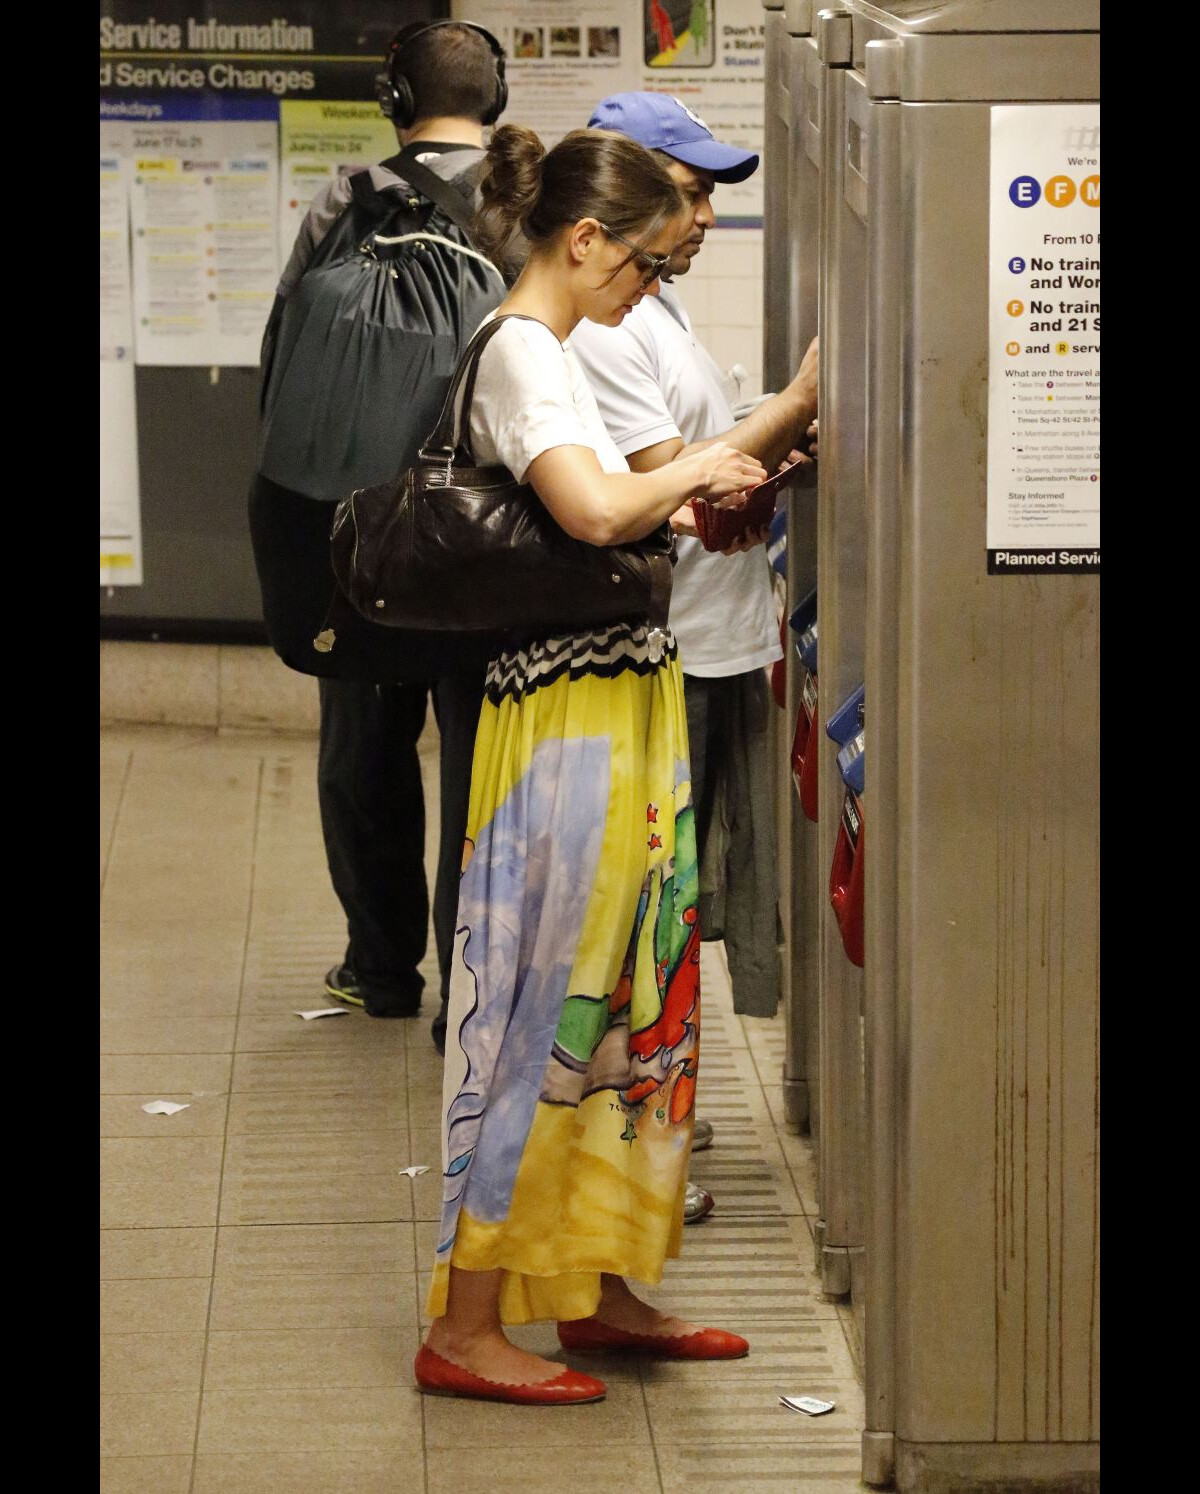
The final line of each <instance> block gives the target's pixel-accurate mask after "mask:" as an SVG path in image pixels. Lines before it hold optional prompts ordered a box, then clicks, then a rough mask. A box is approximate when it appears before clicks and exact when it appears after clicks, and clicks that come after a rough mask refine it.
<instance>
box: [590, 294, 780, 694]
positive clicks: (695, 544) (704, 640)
mask: <svg viewBox="0 0 1200 1494" xmlns="http://www.w3.org/2000/svg"><path fill="white" fill-rule="evenodd" d="M571 346H572V348H573V349H574V351H575V353H576V355H577V357H578V361H579V362H580V363H581V364H582V365H583V369H584V372H585V373H586V375H587V379H588V382H589V384H590V385H591V386H592V390H593V392H594V394H595V396H596V402H597V404H598V405H599V408H600V413H601V414H602V415H603V417H604V422H605V424H606V425H607V426H608V429H609V430H610V431H611V432H612V436H613V439H614V441H615V442H616V445H617V449H618V450H619V451H621V452H622V453H624V454H625V455H626V456H627V455H628V454H629V453H630V452H634V451H641V450H642V449H643V448H644V447H646V446H654V445H656V444H657V443H658V442H659V441H669V440H671V439H673V438H674V437H676V436H681V437H682V438H683V441H684V443H685V444H688V443H690V442H692V441H706V440H709V439H710V438H711V437H713V436H719V435H721V434H723V433H724V432H725V431H727V430H729V429H730V428H731V427H732V426H734V425H736V423H737V422H736V420H735V419H734V415H733V410H732V409H731V408H730V404H729V399H728V397H727V395H726V393H725V383H724V379H723V377H722V374H721V370H720V369H719V368H718V367H717V365H716V363H714V362H713V359H712V358H711V357H710V355H709V353H708V352H707V350H706V349H705V348H704V347H703V346H702V345H701V344H700V343H699V342H698V341H697V340H696V338H695V336H694V334H693V332H692V326H691V322H690V321H689V320H688V315H687V312H686V311H684V309H683V307H682V306H681V305H680V304H679V301H678V300H677V299H676V298H675V297H674V296H673V295H672V293H671V292H670V291H669V290H668V289H667V288H666V287H665V286H664V287H663V290H662V294H661V295H659V296H646V297H645V298H644V299H643V300H642V302H641V304H640V305H638V306H636V307H635V308H634V310H633V311H632V312H630V313H629V315H628V316H626V318H625V320H624V321H623V322H622V323H621V325H620V326H619V327H602V326H600V325H599V324H598V323H596V322H586V321H585V322H580V324H579V325H578V327H576V328H575V330H574V331H573V332H572V333H571ZM676 544H677V552H678V557H679V559H678V563H677V564H676V566H675V573H674V579H673V582H672V587H671V631H672V632H673V633H674V634H675V639H676V642H677V643H678V645H679V662H680V664H681V665H682V667H683V671H684V673H685V674H693V675H701V676H704V677H706V678H717V677H721V676H725V675H730V674H745V673H747V672H749V671H750V670H751V669H757V668H759V667H761V666H763V665H766V664H771V663H774V661H775V660H776V659H779V658H782V657H783V650H782V649H781V648H780V646H779V625H778V623H777V622H776V619H775V605H774V601H773V598H772V595H771V575H770V567H769V565H768V562H767V552H766V549H765V547H764V546H762V545H756V546H755V547H754V549H752V550H747V551H745V552H744V553H743V554H740V555H721V554H717V553H715V552H712V551H709V550H706V549H705V548H704V546H703V545H702V544H701V543H700V541H699V540H698V539H692V538H691V537H690V536H687V535H679V536H678V538H677V540H676Z"/></svg>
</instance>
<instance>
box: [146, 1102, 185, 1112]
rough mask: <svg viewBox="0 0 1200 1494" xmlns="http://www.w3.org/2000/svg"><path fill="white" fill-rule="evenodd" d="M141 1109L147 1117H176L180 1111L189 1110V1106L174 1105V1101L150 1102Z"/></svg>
mask: <svg viewBox="0 0 1200 1494" xmlns="http://www.w3.org/2000/svg"><path fill="white" fill-rule="evenodd" d="M142 1109H143V1110H144V1111H145V1112H146V1114H147V1115H177V1114H178V1113H179V1111H181V1110H190V1109H191V1106H190V1105H176V1103H175V1101H174V1100H151V1101H150V1103H149V1104H148V1105H143V1106H142Z"/></svg>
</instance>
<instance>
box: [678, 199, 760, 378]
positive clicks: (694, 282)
mask: <svg viewBox="0 0 1200 1494" xmlns="http://www.w3.org/2000/svg"><path fill="white" fill-rule="evenodd" d="M720 207H721V202H720V188H719V187H718V189H717V196H716V208H717V212H718V216H719V214H720ZM762 237H763V236H762V229H760V228H724V229H723V228H721V227H720V226H719V224H718V227H717V228H715V229H713V230H712V232H711V233H710V234H709V235H708V237H707V239H706V240H705V243H704V247H703V249H701V251H700V253H699V254H698V255H697V256H696V258H695V259H694V260H693V261H692V267H691V269H690V270H689V271H688V273H687V274H686V275H685V276H683V277H682V279H680V280H679V281H678V283H677V284H676V286H675V289H676V291H678V293H679V298H680V300H681V301H682V302H683V304H684V305H685V306H686V307H687V312H688V315H689V316H690V317H691V319H692V326H693V327H694V328H695V331H696V335H697V337H699V339H700V341H701V342H702V343H703V344H704V346H705V347H706V348H707V349H708V351H709V352H710V353H711V354H712V355H713V357H714V358H715V359H716V361H717V363H718V364H719V365H720V366H721V368H723V369H729V368H732V367H733V365H734V364H735V363H740V364H741V365H742V367H743V368H745V369H746V370H747V371H748V373H749V378H747V379H746V381H745V383H744V384H743V385H742V390H741V393H742V398H743V399H753V398H754V397H755V396H756V395H759V394H761V393H762V392H763V388H762Z"/></svg>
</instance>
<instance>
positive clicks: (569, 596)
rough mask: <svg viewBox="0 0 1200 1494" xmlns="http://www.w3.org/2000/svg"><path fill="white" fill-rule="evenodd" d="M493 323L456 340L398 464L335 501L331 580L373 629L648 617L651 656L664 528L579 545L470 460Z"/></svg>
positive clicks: (500, 476) (543, 626) (503, 475)
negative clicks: (622, 540) (421, 427)
mask: <svg viewBox="0 0 1200 1494" xmlns="http://www.w3.org/2000/svg"><path fill="white" fill-rule="evenodd" d="M515 314H516V313H514V315H515ZM505 320H506V318H505V317H496V318H495V319H494V320H492V321H490V322H487V323H485V324H484V325H483V326H482V327H480V329H479V330H478V332H476V334H475V336H474V337H473V338H472V339H471V341H470V343H469V344H468V345H467V347H466V349H465V350H464V352H463V356H462V358H461V359H460V360H459V364H458V368H457V369H456V370H455V374H454V378H453V380H452V381H451V384H450V388H449V390H448V392H447V394H446V399H445V403H444V404H443V406H442V413H441V415H440V416H439V418H438V422H437V425H436V426H435V427H434V430H433V433H432V434H431V435H430V437H429V439H428V440H427V441H426V442H425V445H424V446H423V447H422V448H421V450H420V451H419V452H418V454H417V459H416V461H415V462H414V463H413V464H412V466H411V467H408V468H407V469H406V470H404V471H402V472H401V473H400V474H399V475H398V476H397V477H395V478H393V479H392V481H391V482H385V483H380V484H378V485H377V486H375V487H369V488H356V489H355V491H354V492H353V493H351V494H350V496H349V497H348V498H343V499H342V500H341V501H340V502H339V504H338V506H337V509H336V512H335V514H334V520H333V531H332V536H331V545H332V556H333V569H334V574H335V575H336V577H337V580H338V584H339V586H340V587H341V589H342V591H343V592H344V593H345V595H346V597H347V598H348V599H349V601H350V604H351V606H353V607H354V609H355V611H356V612H359V613H361V614H362V616H363V617H366V618H370V619H371V621H372V622H376V623H382V624H383V625H384V626H385V627H396V628H418V629H424V630H428V631H431V632H443V631H448V632H456V633H458V632H497V631H504V632H515V633H520V634H523V635H525V636H527V637H533V636H543V637H544V636H546V635H547V634H549V633H553V632H564V631H571V632H575V631H579V630H581V629H586V628H591V627H595V626H601V625H603V624H606V623H611V622H616V621H618V620H621V619H625V618H629V619H639V618H642V619H648V621H649V623H650V627H651V634H652V636H651V654H652V657H657V656H658V651H659V650H660V649H661V644H662V638H663V630H664V629H665V627H666V622H667V606H668V603H669V602H670V597H671V565H672V563H673V560H674V553H673V552H674V546H673V542H672V537H671V531H670V526H669V525H668V524H665V523H664V524H663V525H662V526H661V527H660V528H659V529H657V530H655V531H654V533H653V534H651V535H648V536H647V537H646V538H645V539H643V540H639V541H638V542H637V543H636V544H628V545H589V544H587V543H586V542H585V541H583V540H577V539H574V538H572V537H571V536H570V535H569V534H567V533H566V532H565V530H563V529H562V528H561V527H560V526H559V525H558V524H557V523H556V522H555V520H554V519H553V518H552V517H551V515H550V512H549V510H548V509H547V508H546V507H545V505H544V504H543V503H542V501H541V499H540V498H539V497H538V495H537V494H536V493H535V492H534V490H533V488H532V487H530V486H529V485H528V484H526V483H519V482H517V481H516V479H515V478H514V477H513V475H512V473H511V472H509V470H508V469H507V468H506V467H500V466H495V467H478V466H476V465H475V461H474V458H473V456H472V455H471V451H470V444H469V442H470V410H471V399H472V396H473V394H474V389H475V376H476V373H477V371H478V366H479V358H480V355H481V354H482V352H483V349H484V348H485V347H486V346H487V343H488V341H489V339H490V338H491V337H493V336H494V335H495V333H496V332H497V331H498V329H499V327H500V325H501V323H502V322H503V321H505ZM523 320H525V321H533V320H535V318H533V317H525V318H523ZM464 382H465V392H464V395H463V400H462V407H461V411H460V412H459V416H458V420H457V421H456V420H455V403H456V400H457V397H458V392H459V389H460V388H461V387H463V385H464ZM656 635H657V636H656Z"/></svg>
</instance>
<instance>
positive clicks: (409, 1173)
mask: <svg viewBox="0 0 1200 1494" xmlns="http://www.w3.org/2000/svg"><path fill="white" fill-rule="evenodd" d="M428 1171H429V1169H428V1167H402V1168H401V1169H400V1176H401V1177H402V1178H419V1177H420V1176H421V1174H422V1173H423V1172H428Z"/></svg>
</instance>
